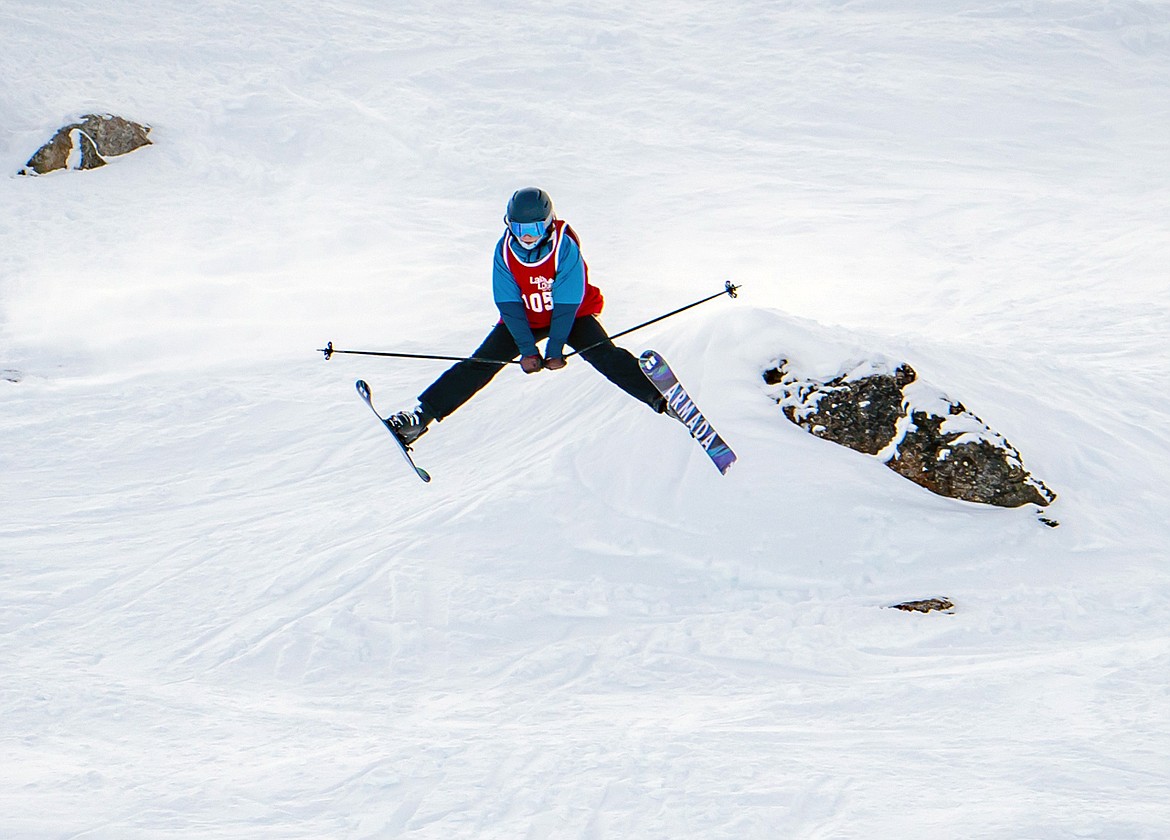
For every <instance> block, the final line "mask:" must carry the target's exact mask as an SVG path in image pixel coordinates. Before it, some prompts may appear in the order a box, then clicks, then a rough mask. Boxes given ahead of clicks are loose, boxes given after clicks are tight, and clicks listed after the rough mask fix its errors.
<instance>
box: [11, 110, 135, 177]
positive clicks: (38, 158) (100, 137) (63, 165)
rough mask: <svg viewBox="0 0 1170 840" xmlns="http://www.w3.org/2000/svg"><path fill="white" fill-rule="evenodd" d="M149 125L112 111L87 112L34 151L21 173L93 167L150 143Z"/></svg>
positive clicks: (41, 172)
mask: <svg viewBox="0 0 1170 840" xmlns="http://www.w3.org/2000/svg"><path fill="white" fill-rule="evenodd" d="M148 134H150V127H149V126H144V125H139V124H138V123H134V122H130V121H129V120H126V119H123V118H122V117H116V116H113V115H112V114H87V115H86V116H84V117H82V118H81V121H80V122H75V123H70V124H69V125H66V126H63V127H61V128H60V129H58V131H57V133H56V134H54V135H53V139H52V140H50V141H49V142H48V143H46V144H45V145H43V146H41V148H40V149H38V150H37V152H36V154H34V155H33V156H32V157H31V158H29V161H28V163H27V164H25V168H24V169H22V170H20V174H21V175H44V174H45V173H46V172H52V171H54V170H57V169H96V168H98V167H99V166H105V165H106V158H110V157H116V156H118V155H124V154H126V153H128V152H132V151H134V150H135V149H138V148H141V147H142V146H149V145H151V143H150V138H149V137H147V135H148Z"/></svg>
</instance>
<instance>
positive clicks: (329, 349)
mask: <svg viewBox="0 0 1170 840" xmlns="http://www.w3.org/2000/svg"><path fill="white" fill-rule="evenodd" d="M317 352H318V353H324V354H325V361H329V360H330V359H331V358H333V356H334V355H345V356H382V357H389V358H393V359H437V360H439V361H445V362H482V363H483V364H485V365H518V364H520V361H519V360H518V359H512V360H510V361H501V360H499V359H481V358H479V357H478V356H436V355H432V354H430V353H388V352H382V351H377V350H335V349H334V347H333V342H332V341H330V342H328V343H327V344H326V345H325V346H324V347H319V348H317Z"/></svg>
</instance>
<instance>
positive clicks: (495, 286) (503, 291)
mask: <svg viewBox="0 0 1170 840" xmlns="http://www.w3.org/2000/svg"><path fill="white" fill-rule="evenodd" d="M503 245H504V239H503V237H501V238H500V241H499V242H498V243H497V244H496V258H495V262H494V264H493V265H492V296H493V297H494V298H495V301H496V308H497V309H499V310H500V317H501V318H502V319H503V321H504V326H506V327H507V328H508V332H510V333H511V334H512V339H513V340H514V341H515V342H516V347H518V348H519V349H520V355H521V356H532V355H535V354H536V353H537V352H538V351H537V349H536V337H535V336H533V334H532V328H531V327H530V326H528V314H527V313H526V312H525V311H524V303H523V301H521V300H520V287H519V286H517V285H516V281H515V280H513V279H512V272H511V271H509V270H508V266H507V264H506V263H505V262H504V256H503V252H502V251H501V248H503Z"/></svg>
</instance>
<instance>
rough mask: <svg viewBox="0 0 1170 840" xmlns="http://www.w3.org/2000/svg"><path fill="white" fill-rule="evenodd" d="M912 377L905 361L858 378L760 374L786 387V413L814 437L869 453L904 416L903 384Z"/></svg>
mask: <svg viewBox="0 0 1170 840" xmlns="http://www.w3.org/2000/svg"><path fill="white" fill-rule="evenodd" d="M915 378H916V374H915V373H914V370H913V368H911V367H910V366H909V365H902V366H900V367H899V368H898V369H897V370H895V371H894V372H893V373H892V374H874V375H870V376H863V377H861V378H857V379H848V378H847V377H846V376H844V375H842V376H838V377H837V378H835V379H833V380H831V381H829V382H823V383H822V382H814V381H812V380H804V381H798V380H793V381H791V382H784V376H783V374H782V373H781V371H780V370H779V369H773V370H770V371H768V372H767V373H765V374H764V381H766V382H768V383H769V384H773V385H775V384H785V385H786V386H787V387H788V394H787V397H786V399H785V400H783V401H782V403H781V408H782V410H783V411H784V416H785V417H787V418H788V419H789V420H791V421H792V422H793V423H795V424H796V425H798V426H801V427H802V428H804V429H807V430H808V431H809V432H811V433H812V434H814V435H816V436H817V437H823V438H825V439H826V440H831V441H833V442H834V443H839V444H841V445H842V446H848V447H849V448H850V449H856V450H857V451H858V452H865V453H866V454H869V455H876V454H877V453H878V452H880V451H881V450H883V449H884V448H885V447H886V445H887V444H888V443H889V442H890V441H891V440H893V438H894V434H895V433H896V431H897V424H898V420H899V419H900V418H901V417H902V414H903V412H902V388H903V387H905V386H906V385H908V384H910V383H911V382H913V381H914V380H915Z"/></svg>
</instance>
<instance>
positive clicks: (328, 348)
mask: <svg viewBox="0 0 1170 840" xmlns="http://www.w3.org/2000/svg"><path fill="white" fill-rule="evenodd" d="M740 288H742V287H741V286H735V285H732V283H731V281H730V280H728V281H727V282H725V283H724V284H723V291H721V292H717V293H716V294H713V295H711V296H709V297H705V298H703V299H702V300H697V301H695V302H694V303H688V304H687V305H686V306H680V307H679V308H678V309H675V310H674V311H672V312H667V313H666V314H665V315H659V316H658V317H657V318H651V319H650V320H649V321H644V322H642V323H641V324H638V325H637V326H636V327H630V328H629V329H628V330H622V331H621V332H619V333H614V334H613V335H611V336H609V337H608V338H606V339H604V340H602V341H599V342H597V343H596V344H590V345H589V346H588V347H583V348H581V349H580V350H574V351H572V352H571V353H566V354H565V356H564V358H566V359H568V358H570V357H571V356H576V355H579V354H581V353H588V352H589V351H590V350H592V349H593V348H594V347H600V346H601V345H603V344H605V343H606V342H607V341H613V340H614V339H615V338H621V337H622V336H623V335H629V334H630V333H632V332H634V330H640V329H642V328H643V327H648V326H650V325H651V324H657V323H658V322H659V321H664V320H666V319H667V318H670V317H672V316H674V315H677V314H679V313H680V312H686V311H687V310H688V309H693V308H695V307H696V306H699V305H700V304H703V303H706V302H707V301H710V300H715V298H717V297H723V296H724V295H727V296H728V297H738V295H737V294H736V293H737V292H738V291H739V289H740ZM317 352H318V353H324V354H325V360H326V361H329V359H331V358H332V357H333V356H334V355H346V356H382V357H389V358H394V359H437V360H440V361H446V362H482V363H483V364H488V365H518V364H520V361H519V360H518V359H510V360H508V361H501V360H500V359H482V358H479V357H477V356H438V355H433V354H430V353H389V352H381V351H375V350H336V349H334V347H333V342H332V341H330V342H328V343H327V344H326V345H325V346H324V347H323V348H318V349H317Z"/></svg>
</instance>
